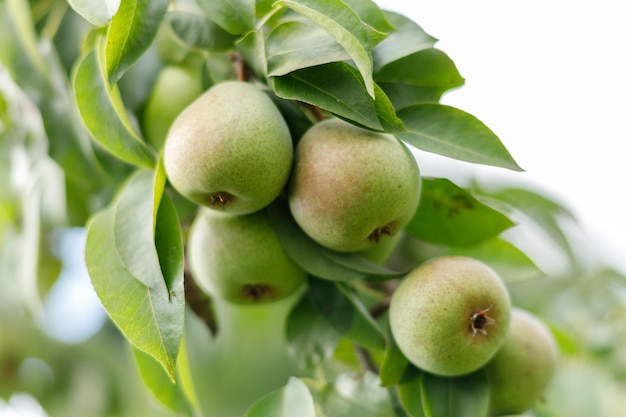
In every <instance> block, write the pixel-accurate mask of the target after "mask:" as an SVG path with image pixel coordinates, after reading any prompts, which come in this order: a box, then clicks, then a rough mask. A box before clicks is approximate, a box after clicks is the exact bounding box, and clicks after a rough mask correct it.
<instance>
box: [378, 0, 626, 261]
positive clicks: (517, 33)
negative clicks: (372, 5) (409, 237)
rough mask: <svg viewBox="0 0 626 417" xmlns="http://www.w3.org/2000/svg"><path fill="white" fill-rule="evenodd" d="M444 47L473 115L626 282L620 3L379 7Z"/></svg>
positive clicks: (625, 29) (382, 1) (478, 0)
mask: <svg viewBox="0 0 626 417" xmlns="http://www.w3.org/2000/svg"><path fill="white" fill-rule="evenodd" d="M376 3H377V4H378V5H379V6H380V7H381V8H383V9H387V10H392V11H396V12H398V13H401V14H403V15H405V16H407V17H409V18H411V19H412V20H414V21H415V22H417V23H418V24H419V25H420V26H421V27H422V28H423V29H424V30H426V32H427V33H429V34H430V35H431V36H434V37H435V38H437V39H439V42H438V43H437V44H436V47H437V48H439V49H441V50H442V51H444V52H445V53H447V54H448V55H449V56H450V57H451V58H452V60H453V61H454V62H455V63H456V65H457V67H458V69H459V71H460V73H461V75H462V76H463V77H464V78H465V85H464V86H463V87H461V88H460V89H458V90H455V91H452V92H450V93H448V94H447V95H446V96H444V98H443V100H442V102H443V103H444V104H449V105H452V106H454V107H458V108H460V109H462V110H464V111H467V112H468V113H471V114H473V115H474V116H476V117H478V118H479V119H480V120H481V121H483V122H484V123H485V124H486V125H487V126H489V127H490V128H491V129H492V130H493V131H494V132H495V133H496V134H497V135H498V136H499V137H500V139H501V140H502V142H503V143H504V145H505V146H506V147H507V149H508V150H509V151H510V153H511V154H512V156H513V157H514V158H515V160H516V161H517V162H518V164H519V165H520V166H521V167H522V168H523V169H524V170H525V172H524V173H522V174H519V173H509V172H503V171H506V170H502V169H500V170H496V171H494V170H489V169H483V168H482V167H477V168H476V174H477V175H479V176H480V175H483V176H484V175H507V176H508V175H509V174H510V176H511V177H517V178H522V179H523V180H525V181H530V182H532V183H534V184H536V185H538V186H539V187H541V188H543V189H544V190H547V191H548V192H549V193H550V194H551V195H552V196H555V197H557V199H559V200H560V201H562V202H563V203H564V204H565V205H567V206H568V207H569V208H570V209H572V210H573V211H574V213H575V214H576V215H577V216H578V217H579V219H580V220H581V222H582V224H583V226H584V228H585V229H586V230H587V231H588V234H589V235H590V237H591V238H592V239H593V242H591V244H590V245H589V247H590V248H591V249H597V250H599V251H600V252H602V253H605V254H606V256H607V259H609V261H610V262H612V263H614V264H615V266H617V267H619V268H620V269H622V270H624V271H626V187H625V186H624V182H625V180H626V174H625V173H624V164H625V161H624V159H625V155H626V150H625V149H624V144H626V141H625V139H626V104H625V101H624V100H625V97H626V45H625V44H626V25H625V24H624V11H623V10H624V8H623V7H624V2H622V1H619V0H613V1H612V0H596V1H593V2H592V1H590V0H587V1H579V0H573V1H564V0H551V1H541V0H514V1H509V0H473V1H472V0H458V1H452V0H436V1H419V0H417V1H416V0H377V1H376Z"/></svg>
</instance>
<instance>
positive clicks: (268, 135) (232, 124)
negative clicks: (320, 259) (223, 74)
mask: <svg viewBox="0 0 626 417" xmlns="http://www.w3.org/2000/svg"><path fill="white" fill-rule="evenodd" d="M163 159H164V164H165V171H166V173H167V176H168V179H169V180H170V182H171V184H172V186H173V187H174V188H175V189H176V190H177V191H178V192H179V193H180V194H181V195H183V196H185V197H187V198H188V199H190V200H192V201H194V202H196V203H198V204H201V205H204V206H207V207H210V208H212V209H215V210H220V211H223V212H227V213H231V214H247V213H252V212H255V211H258V210H260V209H262V208H263V207H266V206H267V205H269V203H271V202H272V201H273V200H274V199H275V198H276V197H277V196H278V195H279V194H280V192H281V191H282V190H283V188H284V186H285V184H286V183H287V180H288V178H289V173H290V170H291V163H292V160H293V143H292V141H291V134H290V132H289V129H288V127H287V124H286V122H285V120H284V119H283V117H282V114H281V113H280V111H279V110H278V109H277V107H276V106H275V105H274V103H273V102H272V100H271V99H270V98H269V97H268V96H267V95H266V94H265V93H263V92H262V91H261V90H259V89H258V88H256V87H255V86H253V85H252V84H250V83H248V82H243V81H224V82H222V83H219V84H216V85H214V86H213V87H211V88H210V89H209V90H207V91H206V92H205V93H204V94H202V95H201V96H200V97H198V98H197V99H196V100H195V101H194V102H193V103H191V104H190V105H189V106H188V107H187V108H186V109H185V110H183V112H182V113H181V114H180V115H179V116H178V117H177V118H176V120H175V121H174V123H173V124H172V126H171V128H170V130H169V132H168V135H167V139H166V142H165V148H164V151H163Z"/></svg>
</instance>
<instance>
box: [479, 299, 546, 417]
mask: <svg viewBox="0 0 626 417" xmlns="http://www.w3.org/2000/svg"><path fill="white" fill-rule="evenodd" d="M556 361H557V348H556V342H555V340H554V337H553V336H552V333H550V330H548V328H547V326H546V325H545V324H544V323H543V322H542V321H541V320H540V319H539V318H538V317H536V316H535V315H533V314H531V313H530V312H528V311H525V310H522V309H519V308H514V309H513V310H512V312H511V326H510V328H509V332H508V334H507V336H506V338H505V341H504V344H503V345H502V347H501V348H500V350H499V351H498V353H497V354H496V355H495V356H494V357H493V359H492V360H491V361H490V362H489V363H488V364H487V365H486V367H485V371H486V372H487V378H488V381H489V391H490V407H489V414H490V415H494V416H498V415H502V414H515V413H522V412H524V411H526V410H528V409H529V408H531V407H532V405H533V404H534V402H535V401H536V400H537V399H538V398H539V397H540V396H541V394H542V393H543V392H544V390H545V389H546V387H547V385H548V383H549V382H550V380H551V379H552V376H553V375H554V372H555V368H556Z"/></svg>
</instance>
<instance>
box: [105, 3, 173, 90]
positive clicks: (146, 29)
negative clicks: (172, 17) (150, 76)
mask: <svg viewBox="0 0 626 417" xmlns="http://www.w3.org/2000/svg"><path fill="white" fill-rule="evenodd" d="M168 6H169V1H168V0H122V2H121V4H120V7H119V10H118V11H117V13H116V14H115V16H114V17H113V20H111V25H110V26H109V32H108V34H107V45H106V68H107V74H108V76H109V80H110V82H111V83H112V84H114V83H116V82H117V81H118V80H119V79H120V77H121V76H122V74H124V72H125V71H126V70H127V69H128V68H129V67H130V66H131V65H132V64H133V63H134V62H135V61H136V60H137V59H138V58H139V57H140V56H141V55H142V54H143V53H144V52H145V51H146V49H148V47H149V46H150V44H151V43H152V41H153V40H154V38H155V36H156V34H157V31H158V30H159V26H160V25H161V22H162V21H163V18H164V17H165V13H166V12H167V7H168Z"/></svg>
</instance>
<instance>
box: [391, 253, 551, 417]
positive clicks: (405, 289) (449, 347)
mask: <svg viewBox="0 0 626 417" xmlns="http://www.w3.org/2000/svg"><path fill="white" fill-rule="evenodd" d="M389 324H390V328H391V331H392V334H393V337H394V339H395V341H396V343H397V345H398V348H399V349H400V351H401V352H402V353H403V354H404V355H405V356H406V358H407V359H408V360H409V361H410V362H411V363H413V364H414V365H415V366H416V367H418V368H420V369H422V370H424V371H426V372H429V373H433V374H437V375H442V376H460V375H466V374H469V373H472V372H475V371H478V370H481V369H483V370H484V371H485V372H486V374H487V378H488V382H489V389H490V404H489V415H490V416H502V415H506V414H515V413H522V412H524V411H526V410H528V409H530V408H531V407H532V406H533V404H534V403H535V401H537V399H538V398H539V397H540V396H541V394H542V393H543V392H544V390H545V388H546V387H547V385H548V383H549V381H550V380H551V378H552V375H553V373H554V371H555V365H556V352H557V349H556V344H555V341H554V338H553V336H552V334H551V333H550V331H549V330H548V328H547V327H546V325H545V324H544V323H543V322H542V321H540V320H539V319H538V318H537V317H536V316H534V315H533V314H531V313H529V312H527V311H525V310H522V309H519V308H517V307H514V306H512V305H511V301H510V298H509V295H508V292H507V289H506V287H505V285H504V284H503V282H502V280H501V278H500V277H499V276H498V274H497V273H496V272H495V271H494V270H493V269H491V268H490V267H488V266H487V265H485V264H484V263H482V262H480V261H478V260H476V259H473V258H469V257H464V256H441V257H438V258H433V259H431V260H429V261H427V262H425V263H423V264H421V265H420V266H418V267H417V268H415V269H414V270H413V271H411V272H410V273H409V274H408V275H407V276H406V277H405V278H404V279H403V280H402V281H401V283H400V284H399V286H398V287H397V288H396V290H395V291H394V293H393V295H392V298H391V302H390V307H389Z"/></svg>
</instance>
